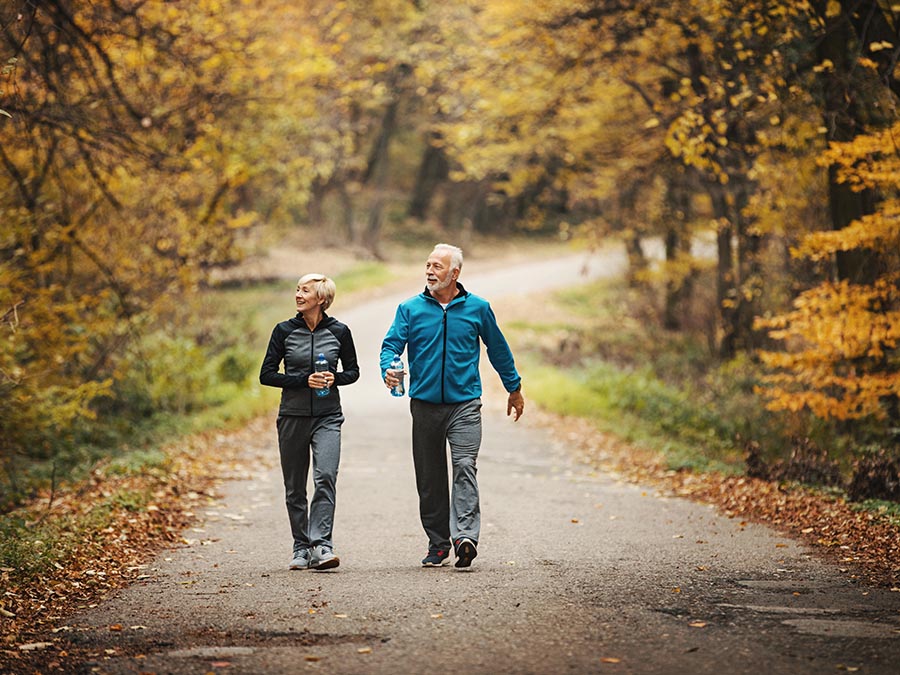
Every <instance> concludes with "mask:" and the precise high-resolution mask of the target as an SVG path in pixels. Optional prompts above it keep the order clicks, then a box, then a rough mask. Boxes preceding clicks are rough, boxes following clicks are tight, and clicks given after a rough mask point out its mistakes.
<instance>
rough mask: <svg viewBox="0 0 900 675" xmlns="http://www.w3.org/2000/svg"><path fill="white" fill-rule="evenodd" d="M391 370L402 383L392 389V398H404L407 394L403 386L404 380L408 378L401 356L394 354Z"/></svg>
mask: <svg viewBox="0 0 900 675" xmlns="http://www.w3.org/2000/svg"><path fill="white" fill-rule="evenodd" d="M390 370H393V371H395V373H396V374H397V377H399V378H400V383H399V384H398V385H397V386H396V387H391V396H403V394H405V393H406V389H405V388H404V386H403V378H404V377H405V376H406V373H404V372H403V360H402V359H401V358H400V355H399V354H394V360H393V361H391V367H390Z"/></svg>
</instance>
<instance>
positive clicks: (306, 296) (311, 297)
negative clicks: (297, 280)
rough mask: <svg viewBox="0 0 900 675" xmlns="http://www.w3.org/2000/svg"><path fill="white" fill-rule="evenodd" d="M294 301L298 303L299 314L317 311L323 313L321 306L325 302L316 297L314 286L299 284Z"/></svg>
mask: <svg viewBox="0 0 900 675" xmlns="http://www.w3.org/2000/svg"><path fill="white" fill-rule="evenodd" d="M294 300H295V301H296V302H297V311H298V312H310V311H312V312H315V311H316V310H317V309H318V310H319V311H321V307H320V305H321V304H322V302H323V301H321V300H319V298H318V297H317V296H316V289H315V287H314V286H313V284H297V292H296V293H295V294H294Z"/></svg>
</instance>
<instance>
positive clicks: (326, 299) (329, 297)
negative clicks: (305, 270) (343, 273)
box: [297, 274, 337, 312]
mask: <svg viewBox="0 0 900 675" xmlns="http://www.w3.org/2000/svg"><path fill="white" fill-rule="evenodd" d="M304 284H315V289H316V299H317V300H319V302H321V303H322V311H323V312H324V311H325V310H326V309H328V308H329V307H331V303H332V302H334V294H335V293H337V286H335V285H334V281H332V280H331V279H329V278H328V277H326V276H325V275H324V274H304V275H303V276H302V277H300V281H298V282H297V286H303V285H304Z"/></svg>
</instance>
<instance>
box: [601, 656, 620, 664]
mask: <svg viewBox="0 0 900 675" xmlns="http://www.w3.org/2000/svg"><path fill="white" fill-rule="evenodd" d="M621 662H622V659H617V658H616V657H614V656H604V657H603V658H602V659H600V663H621Z"/></svg>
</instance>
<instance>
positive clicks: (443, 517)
mask: <svg viewBox="0 0 900 675" xmlns="http://www.w3.org/2000/svg"><path fill="white" fill-rule="evenodd" d="M409 410H410V412H411V413H412V446H413V464H414V466H415V470H416V488H417V489H418V491H419V517H420V518H421V519H422V526H423V527H424V528H425V534H427V535H428V545H429V548H431V549H441V550H444V551H447V550H449V549H450V544H451V542H455V541H456V540H457V539H459V538H460V537H467V538H469V539H471V540H472V541H474V542H476V543H477V542H478V536H479V534H480V531H481V507H480V505H479V501H478V481H477V480H476V478H475V474H476V468H475V463H476V461H477V459H478V450H479V448H480V447H481V399H480V398H476V399H474V400H472V401H466V402H464V403H452V404H440V403H426V402H425V401H419V400H417V399H410V401H409ZM448 444H449V445H450V462H451V465H452V467H453V480H452V489H448V485H447V445H448Z"/></svg>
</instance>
